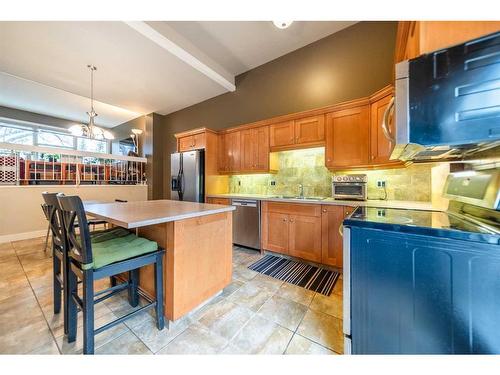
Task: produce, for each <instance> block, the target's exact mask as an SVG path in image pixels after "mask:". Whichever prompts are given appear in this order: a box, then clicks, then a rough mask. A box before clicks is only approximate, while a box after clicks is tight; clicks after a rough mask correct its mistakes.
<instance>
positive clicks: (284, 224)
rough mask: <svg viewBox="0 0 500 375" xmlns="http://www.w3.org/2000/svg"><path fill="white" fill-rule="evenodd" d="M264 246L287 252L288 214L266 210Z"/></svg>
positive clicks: (272, 249)
mask: <svg viewBox="0 0 500 375" xmlns="http://www.w3.org/2000/svg"><path fill="white" fill-rule="evenodd" d="M266 215H267V218H266V219H267V220H266V222H267V228H265V231H264V235H265V237H264V247H265V248H266V249H267V250H271V251H276V252H277V253H282V254H288V232H289V230H288V225H289V223H288V215H286V214H280V213H277V212H267V213H266Z"/></svg>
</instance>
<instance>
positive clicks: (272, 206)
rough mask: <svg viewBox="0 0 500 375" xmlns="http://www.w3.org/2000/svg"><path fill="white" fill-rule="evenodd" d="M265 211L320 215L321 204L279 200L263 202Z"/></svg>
mask: <svg viewBox="0 0 500 375" xmlns="http://www.w3.org/2000/svg"><path fill="white" fill-rule="evenodd" d="M265 203H266V204H265V205H264V207H266V209H267V212H276V213H283V214H290V215H304V216H321V206H320V205H319V204H318V205H316V204H300V203H299V204H294V203H280V202H265Z"/></svg>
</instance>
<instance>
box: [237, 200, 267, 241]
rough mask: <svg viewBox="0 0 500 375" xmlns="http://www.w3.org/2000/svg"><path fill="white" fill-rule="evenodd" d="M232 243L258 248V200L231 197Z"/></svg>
mask: <svg viewBox="0 0 500 375" xmlns="http://www.w3.org/2000/svg"><path fill="white" fill-rule="evenodd" d="M231 204H232V205H233V206H235V207H236V210H235V211H234V213H233V243H235V244H237V245H242V246H246V247H251V248H254V249H259V250H260V201H258V200H253V199H233V200H232V201H231Z"/></svg>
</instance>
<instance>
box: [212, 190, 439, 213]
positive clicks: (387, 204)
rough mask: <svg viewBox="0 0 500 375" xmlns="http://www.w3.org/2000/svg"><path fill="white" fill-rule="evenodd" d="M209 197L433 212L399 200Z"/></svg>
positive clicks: (426, 204) (428, 207)
mask: <svg viewBox="0 0 500 375" xmlns="http://www.w3.org/2000/svg"><path fill="white" fill-rule="evenodd" d="M207 197H213V198H230V199H231V198H235V199H238V198H239V199H257V200H262V201H271V202H285V203H303V204H332V205H339V206H355V207H358V206H363V207H380V208H401V209H412V210H433V207H432V204H431V202H417V201H397V200H375V199H368V200H366V201H350V200H336V199H333V198H326V199H322V200H312V199H296V198H292V199H288V198H277V197H276V195H265V194H209V195H207Z"/></svg>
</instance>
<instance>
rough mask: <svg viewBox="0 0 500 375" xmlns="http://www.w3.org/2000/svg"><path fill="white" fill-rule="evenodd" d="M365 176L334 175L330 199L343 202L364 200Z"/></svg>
mask: <svg viewBox="0 0 500 375" xmlns="http://www.w3.org/2000/svg"><path fill="white" fill-rule="evenodd" d="M366 183H367V177H366V175H365V174H350V175H335V176H333V177H332V197H333V199H343V200H359V201H365V200H366V195H367V192H366Z"/></svg>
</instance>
